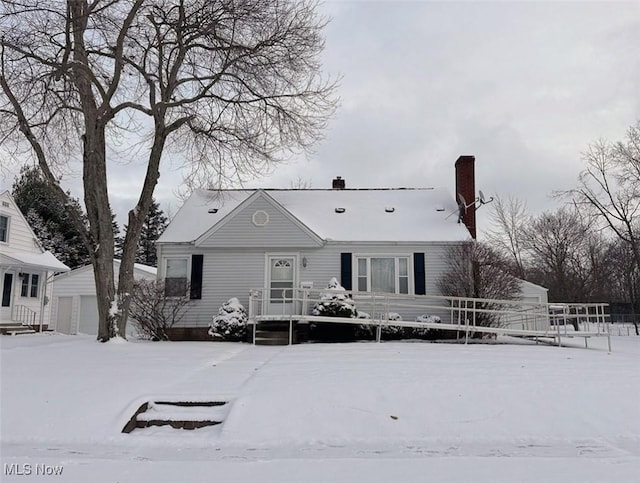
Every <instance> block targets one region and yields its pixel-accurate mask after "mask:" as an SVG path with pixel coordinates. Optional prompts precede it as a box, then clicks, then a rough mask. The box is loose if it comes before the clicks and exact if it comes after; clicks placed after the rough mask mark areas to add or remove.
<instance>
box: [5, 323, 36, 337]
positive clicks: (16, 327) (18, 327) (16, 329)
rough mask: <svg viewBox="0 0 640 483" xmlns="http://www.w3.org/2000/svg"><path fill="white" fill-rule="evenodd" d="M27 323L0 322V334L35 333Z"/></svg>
mask: <svg viewBox="0 0 640 483" xmlns="http://www.w3.org/2000/svg"><path fill="white" fill-rule="evenodd" d="M35 333H36V331H35V330H33V329H32V328H31V327H29V326H28V325H22V324H20V323H2V324H0V334H2V335H22V334H35Z"/></svg>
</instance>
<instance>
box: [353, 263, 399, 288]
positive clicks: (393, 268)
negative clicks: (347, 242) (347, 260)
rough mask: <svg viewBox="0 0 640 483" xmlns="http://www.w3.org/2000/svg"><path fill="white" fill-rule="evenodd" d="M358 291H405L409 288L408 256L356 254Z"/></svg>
mask: <svg viewBox="0 0 640 483" xmlns="http://www.w3.org/2000/svg"><path fill="white" fill-rule="evenodd" d="M355 258H356V278H357V285H356V287H357V289H358V291H359V292H386V293H399V294H402V293H406V294H408V293H409V291H410V290H411V287H410V285H411V284H410V278H409V260H410V257H408V256H394V257H387V256H366V257H362V256H356V257H355Z"/></svg>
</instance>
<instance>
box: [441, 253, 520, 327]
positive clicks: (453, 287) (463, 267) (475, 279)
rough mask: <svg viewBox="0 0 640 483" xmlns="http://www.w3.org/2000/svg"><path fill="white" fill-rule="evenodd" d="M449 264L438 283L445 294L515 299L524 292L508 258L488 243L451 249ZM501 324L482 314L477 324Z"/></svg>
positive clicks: (492, 305)
mask: <svg viewBox="0 0 640 483" xmlns="http://www.w3.org/2000/svg"><path fill="white" fill-rule="evenodd" d="M448 264H449V267H448V269H447V270H446V271H445V272H444V273H443V274H442V276H441V278H440V279H439V280H438V288H439V289H440V292H441V293H442V294H443V295H446V296H454V297H474V298H483V299H493V300H513V299H516V298H517V297H518V295H519V293H520V281H519V280H518V279H517V278H516V277H514V276H513V275H511V273H510V272H509V270H508V266H507V265H508V263H507V261H506V260H505V258H504V257H503V256H502V255H501V254H500V253H499V252H498V251H497V250H494V249H493V248H491V247H490V246H489V245H487V244H485V243H482V242H469V243H465V244H462V245H456V246H453V247H451V248H450V249H449V252H448ZM501 307H502V305H501V304H500V303H498V302H479V303H477V305H476V307H475V308H477V309H482V310H498V309H500V308H501ZM497 321H498V317H497V316H495V315H494V314H490V313H483V312H480V313H478V316H477V320H476V324H477V325H479V326H486V327H491V326H495V325H496V323H497ZM478 334H481V333H478Z"/></svg>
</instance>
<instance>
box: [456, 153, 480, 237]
mask: <svg viewBox="0 0 640 483" xmlns="http://www.w3.org/2000/svg"><path fill="white" fill-rule="evenodd" d="M475 162H476V157H475V156H460V157H459V158H458V160H457V161H456V201H457V202H458V203H461V202H462V200H461V199H460V198H459V197H458V194H461V195H462V196H463V197H464V200H465V203H466V205H467V210H466V212H465V213H464V214H463V215H462V221H463V222H464V224H465V225H466V227H467V229H468V230H469V233H470V234H471V237H472V238H473V239H474V240H475V239H476V204H475V199H476V175H475V168H474V164H475ZM469 205H470V206H469Z"/></svg>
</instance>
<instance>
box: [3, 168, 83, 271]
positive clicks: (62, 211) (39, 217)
mask: <svg viewBox="0 0 640 483" xmlns="http://www.w3.org/2000/svg"><path fill="white" fill-rule="evenodd" d="M11 194H12V195H13V198H14V199H15V200H16V204H17V205H18V207H19V208H20V211H22V213H24V215H25V217H26V218H27V221H28V222H29V224H30V225H31V228H32V229H33V231H34V232H35V234H36V236H37V237H38V238H39V239H40V242H41V243H42V245H43V247H44V248H45V249H47V250H50V251H51V252H52V253H53V254H54V255H55V256H56V257H57V258H58V259H59V260H60V261H62V262H63V263H64V264H66V265H67V266H69V267H70V268H76V267H79V266H83V265H86V264H88V263H90V259H89V251H88V250H87V247H85V245H84V243H83V242H82V234H81V233H80V232H78V229H77V228H76V226H75V225H74V224H73V221H72V219H71V215H70V213H69V210H77V211H76V212H79V213H82V207H81V206H80V203H79V202H78V201H77V200H73V202H72V203H71V204H67V205H65V204H63V203H62V202H60V201H59V198H58V197H56V196H53V194H52V191H51V187H50V186H49V185H48V184H47V182H46V181H45V179H44V177H43V176H42V173H41V172H40V170H39V169H38V168H37V167H33V166H28V165H25V166H23V167H22V169H21V170H20V176H19V177H18V178H17V179H16V180H15V181H14V183H13V187H12V189H11Z"/></svg>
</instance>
